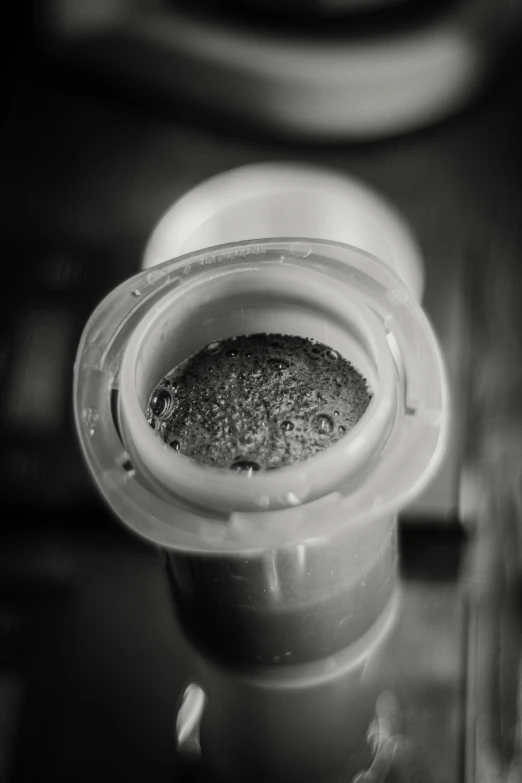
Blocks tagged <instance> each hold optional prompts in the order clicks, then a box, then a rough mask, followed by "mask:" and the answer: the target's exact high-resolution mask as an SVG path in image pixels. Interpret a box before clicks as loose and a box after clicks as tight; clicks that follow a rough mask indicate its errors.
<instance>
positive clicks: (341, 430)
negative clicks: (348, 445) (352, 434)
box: [339, 424, 346, 435]
mask: <svg viewBox="0 0 522 783" xmlns="http://www.w3.org/2000/svg"><path fill="white" fill-rule="evenodd" d="M345 432H346V427H343V425H342V424H341V426H340V427H339V434H340V435H344V434H345Z"/></svg>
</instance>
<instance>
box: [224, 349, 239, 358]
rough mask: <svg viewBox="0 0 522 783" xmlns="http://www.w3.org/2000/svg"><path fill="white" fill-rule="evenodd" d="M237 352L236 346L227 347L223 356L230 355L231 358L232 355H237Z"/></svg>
mask: <svg viewBox="0 0 522 783" xmlns="http://www.w3.org/2000/svg"><path fill="white" fill-rule="evenodd" d="M238 353H239V351H238V350H237V348H230V349H229V350H228V351H227V352H226V353H225V356H228V357H230V358H231V359H233V358H234V356H237V355H238Z"/></svg>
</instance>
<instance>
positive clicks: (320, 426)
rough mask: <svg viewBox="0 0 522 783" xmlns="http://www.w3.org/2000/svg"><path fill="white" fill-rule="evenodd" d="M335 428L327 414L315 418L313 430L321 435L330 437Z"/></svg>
mask: <svg viewBox="0 0 522 783" xmlns="http://www.w3.org/2000/svg"><path fill="white" fill-rule="evenodd" d="M333 428H334V423H333V421H332V420H331V418H330V417H329V416H327V415H326V414H325V413H320V414H319V416H315V418H314V419H313V421H312V429H313V430H315V432H318V433H320V434H321V435H329V434H330V433H331V432H333Z"/></svg>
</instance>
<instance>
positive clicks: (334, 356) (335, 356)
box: [325, 348, 339, 362]
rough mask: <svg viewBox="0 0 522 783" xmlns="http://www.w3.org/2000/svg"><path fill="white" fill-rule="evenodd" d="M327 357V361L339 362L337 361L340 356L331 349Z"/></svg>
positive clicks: (327, 352) (326, 354)
mask: <svg viewBox="0 0 522 783" xmlns="http://www.w3.org/2000/svg"><path fill="white" fill-rule="evenodd" d="M325 356H326V358H327V359H330V360H331V361H332V362H335V361H337V359H338V358H339V354H338V353H337V351H334V350H332V349H331V348H329V349H328V350H327V351H326V353H325Z"/></svg>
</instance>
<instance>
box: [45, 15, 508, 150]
mask: <svg viewBox="0 0 522 783" xmlns="http://www.w3.org/2000/svg"><path fill="white" fill-rule="evenodd" d="M84 5H89V4H88V3H84V4H81V3H79V0H48V2H47V4H46V10H47V13H46V28H47V33H46V35H47V39H48V43H49V44H50V46H51V47H52V48H53V49H54V51H55V53H56V54H57V55H58V56H59V57H60V58H64V59H66V60H67V61H69V62H73V63H76V64H79V65H81V66H82V67H87V68H89V69H90V70H93V69H94V70H97V71H99V72H101V73H103V74H105V75H107V76H110V77H111V78H112V79H114V80H115V81H118V82H119V83H121V84H126V85H127V89H130V90H132V91H133V93H136V91H139V90H142V91H143V93H144V94H148V95H150V93H151V91H152V92H153V93H154V94H156V95H157V96H158V98H159V97H160V96H164V98H166V99H167V100H169V101H172V102H175V101H177V100H179V98H183V99H188V101H190V102H191V103H192V104H195V105H199V106H200V107H202V108H204V109H209V110H211V111H212V112H213V113H214V116H215V117H216V118H217V119H218V121H221V118H222V117H224V116H228V117H229V118H233V119H239V120H243V121H246V122H247V123H248V124H250V125H252V126H254V127H255V128H256V129H257V130H258V131H260V130H270V131H272V132H274V131H275V132H277V133H283V134H284V135H287V136H290V138H292V139H296V138H306V139H321V140H322V139H344V138H358V139H371V138H378V137H384V136H388V135H390V134H396V133H402V132H405V131H408V130H413V129H416V128H419V127H423V126H426V125H429V124H430V123H432V122H435V121H437V120H439V119H441V118H443V117H446V116H448V115H450V114H452V113H453V112H455V111H457V110H459V109H460V108H461V107H462V106H463V105H465V104H466V103H468V102H469V101H470V100H471V99H472V98H473V97H474V96H475V95H476V94H477V92H478V91H479V90H480V89H481V88H482V86H483V85H484V83H485V82H486V81H487V78H488V76H489V74H490V72H491V70H492V67H493V66H494V64H495V63H496V62H497V61H498V60H499V59H501V58H503V57H504V56H505V54H506V44H507V42H508V41H509V40H510V39H511V38H513V35H514V31H516V30H517V29H518V28H519V27H520V24H519V20H518V3H514V2H513V1H512V0H455V1H454V2H452V3H448V2H441V3H440V7H439V6H437V5H436V4H435V5H434V6H433V10H432V12H430V13H423V14H422V13H420V10H422V9H420V6H421V5H422V3H418V2H416V3H411V4H410V6H411V8H412V9H413V7H416V8H417V13H416V14H414V13H413V12H412V14H409V15H407V18H406V19H405V20H401V19H399V18H397V19H396V21H395V24H393V25H391V24H389V23H385V22H383V21H382V20H381V21H379V19H378V18H376V19H375V20H374V22H373V23H372V25H370V26H366V27H364V26H363V28H362V29H360V28H357V25H356V24H355V22H354V18H353V15H352V16H351V15H350V14H348V15H346V16H345V17H343V18H340V19H339V21H338V24H337V25H336V28H335V31H334V32H332V31H325V30H322V31H321V30H320V28H319V27H317V28H315V29H314V32H313V34H310V33H309V32H308V33H307V34H304V33H303V32H302V31H300V30H299V28H298V27H297V26H296V25H293V24H289V23H288V21H287V22H282V23H281V25H280V26H279V27H278V28H276V29H273V28H272V29H269V28H267V27H262V26H259V25H256V24H255V23H254V22H252V21H248V22H247V21H246V20H245V19H242V20H241V19H236V18H235V17H234V16H233V15H232V17H231V16H230V15H227V14H225V13H224V12H221V13H220V12H219V10H216V7H214V11H213V12H212V13H208V12H207V13H205V7H204V4H200V3H198V2H193V3H192V4H191V5H189V4H188V3H186V4H183V6H181V5H175V4H174V3H168V2H167V0H141V2H140V3H136V0H111V1H110V3H108V8H105V6H104V5H103V4H100V3H99V2H97V3H96V4H94V3H93V4H92V5H93V8H90V10H89V12H88V13H86V12H85V10H84V7H83V6H84ZM424 10H425V9H424ZM207 11H208V9H207Z"/></svg>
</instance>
